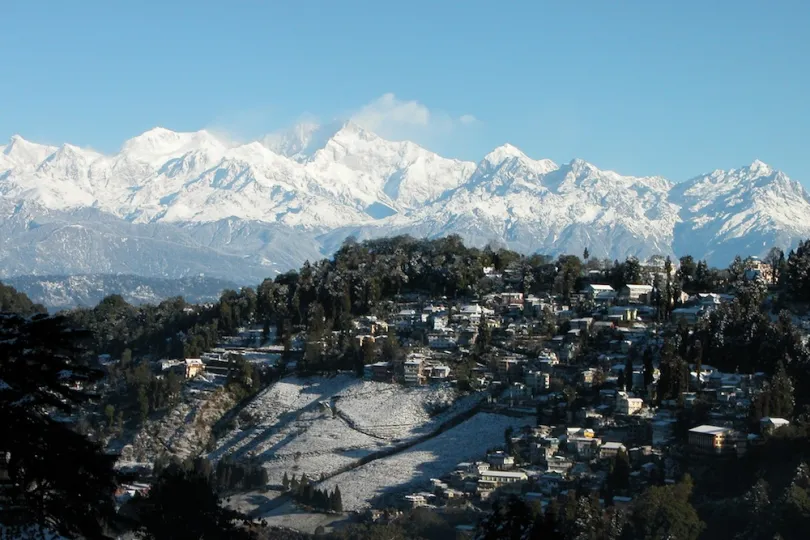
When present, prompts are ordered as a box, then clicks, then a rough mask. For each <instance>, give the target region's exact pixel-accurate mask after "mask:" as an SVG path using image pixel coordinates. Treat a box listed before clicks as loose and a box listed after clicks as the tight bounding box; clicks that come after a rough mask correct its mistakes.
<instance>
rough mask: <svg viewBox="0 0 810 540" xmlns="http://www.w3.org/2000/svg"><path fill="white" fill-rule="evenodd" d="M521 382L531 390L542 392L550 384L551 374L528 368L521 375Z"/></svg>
mask: <svg viewBox="0 0 810 540" xmlns="http://www.w3.org/2000/svg"><path fill="white" fill-rule="evenodd" d="M523 382H524V383H526V386H528V387H529V388H531V390H532V392H542V391H544V390H548V389H549V387H550V386H551V375H550V374H549V373H546V372H543V371H536V370H529V371H527V372H526V374H525V375H524V376H523Z"/></svg>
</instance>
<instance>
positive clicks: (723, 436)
mask: <svg viewBox="0 0 810 540" xmlns="http://www.w3.org/2000/svg"><path fill="white" fill-rule="evenodd" d="M731 434H732V433H731V429H730V428H727V427H720V426H710V425H702V426H698V427H694V428H692V429H690V430H689V446H690V447H691V448H692V450H694V451H696V452H701V453H705V454H727V453H731V452H734V451H736V447H735V444H734V440H733V438H732V437H731Z"/></svg>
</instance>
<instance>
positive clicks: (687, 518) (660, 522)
mask: <svg viewBox="0 0 810 540" xmlns="http://www.w3.org/2000/svg"><path fill="white" fill-rule="evenodd" d="M691 494H692V480H691V478H690V477H688V475H687V477H685V478H684V479H683V480H682V481H681V482H680V483H678V484H675V485H671V486H653V487H650V488H648V489H647V490H646V491H645V492H644V493H642V495H641V496H640V497H638V499H637V500H636V501H635V504H634V505H633V512H632V515H631V517H630V521H629V529H630V531H631V535H630V537H631V538H637V539H639V540H660V539H661V538H677V539H678V540H697V538H698V537H699V536H700V533H701V532H702V531H703V529H704V527H705V525H704V523H703V522H702V521H701V520H700V518H699V517H698V514H697V512H696V511H695V508H694V507H693V506H692V504H691V503H690V502H689V498H690V496H691Z"/></svg>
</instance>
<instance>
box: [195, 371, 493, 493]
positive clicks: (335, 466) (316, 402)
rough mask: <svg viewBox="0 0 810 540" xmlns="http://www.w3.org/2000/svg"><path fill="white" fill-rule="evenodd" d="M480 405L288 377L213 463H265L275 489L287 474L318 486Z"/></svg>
mask: <svg viewBox="0 0 810 540" xmlns="http://www.w3.org/2000/svg"><path fill="white" fill-rule="evenodd" d="M480 399H482V396H480V395H468V396H464V397H461V398H458V395H457V393H456V391H455V390H454V389H452V388H449V387H419V388H404V387H402V386H399V385H396V384H386V383H377V382H368V381H361V380H358V379H357V378H356V377H354V376H352V375H337V376H335V377H331V378H324V377H312V378H307V379H301V378H297V377H289V378H286V379H284V380H282V381H279V382H278V383H276V384H274V385H273V386H271V387H270V388H268V389H267V390H265V391H263V392H262V393H261V394H259V395H258V396H257V397H256V399H255V400H254V401H253V402H252V403H251V404H250V405H249V406H248V407H246V408H245V410H244V411H243V412H242V414H241V415H240V419H239V423H240V424H241V425H238V426H236V427H235V428H234V429H232V430H231V431H230V432H229V433H228V434H227V435H225V436H224V437H223V438H221V439H220V440H219V441H218V444H217V448H216V449H215V450H214V451H213V452H212V453H211V454H210V457H211V458H213V459H219V458H221V457H223V456H226V455H231V456H233V457H235V458H244V459H250V458H255V459H258V460H260V461H262V462H263V463H264V466H265V468H266V469H267V471H268V475H269V478H270V482H271V483H280V482H281V478H282V476H283V475H284V473H285V472H287V473H288V474H296V475H297V476H300V475H301V474H303V473H306V474H307V475H308V476H309V477H310V478H316V479H317V478H319V477H320V476H321V474H324V475H327V476H328V475H330V474H334V473H335V472H337V471H338V470H340V469H341V468H342V467H345V466H348V465H351V464H352V463H354V462H356V461H357V460H359V459H361V458H363V457H365V456H367V455H369V454H371V453H373V452H377V451H379V450H383V449H386V448H393V447H395V446H397V445H401V444H405V443H406V442H408V441H409V440H412V439H413V438H415V437H419V436H421V435H425V434H427V433H430V432H431V431H433V430H435V429H436V428H437V427H438V426H439V425H441V424H442V423H443V422H444V421H446V420H448V419H449V418H452V417H453V416H455V415H457V414H460V413H462V412H464V411H467V410H469V409H470V408H472V407H474V406H475V404H476V403H477V402H478V400H480Z"/></svg>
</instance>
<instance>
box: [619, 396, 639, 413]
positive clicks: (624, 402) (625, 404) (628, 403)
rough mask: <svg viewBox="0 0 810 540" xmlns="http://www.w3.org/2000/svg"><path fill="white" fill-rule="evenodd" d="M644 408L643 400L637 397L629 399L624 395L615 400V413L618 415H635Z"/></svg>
mask: <svg viewBox="0 0 810 540" xmlns="http://www.w3.org/2000/svg"><path fill="white" fill-rule="evenodd" d="M643 407H644V400H643V399H641V398H637V397H629V396H627V395H626V394H625V395H619V398H618V399H617V400H616V412H617V413H619V414H625V415H628V416H630V415H631V414H636V413H637V412H639V411H640V410H641V409H642V408H643Z"/></svg>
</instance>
